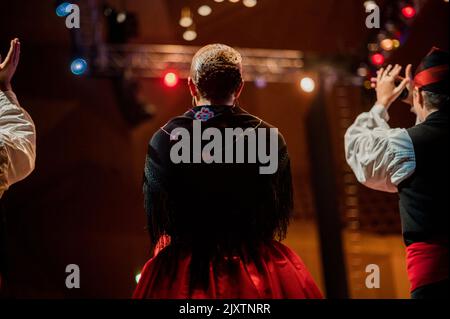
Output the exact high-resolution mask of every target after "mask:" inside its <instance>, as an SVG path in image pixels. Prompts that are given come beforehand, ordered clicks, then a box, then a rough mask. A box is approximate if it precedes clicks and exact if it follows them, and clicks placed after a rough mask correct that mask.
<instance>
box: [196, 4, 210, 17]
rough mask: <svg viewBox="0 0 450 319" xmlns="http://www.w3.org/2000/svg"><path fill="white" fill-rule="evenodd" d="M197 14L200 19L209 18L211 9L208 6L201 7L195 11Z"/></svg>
mask: <svg viewBox="0 0 450 319" xmlns="http://www.w3.org/2000/svg"><path fill="white" fill-rule="evenodd" d="M197 12H198V14H199V15H201V16H202V17H206V16H209V15H210V14H211V12H212V9H211V7H210V6H207V5H203V6H201V7H199V8H198V10H197Z"/></svg>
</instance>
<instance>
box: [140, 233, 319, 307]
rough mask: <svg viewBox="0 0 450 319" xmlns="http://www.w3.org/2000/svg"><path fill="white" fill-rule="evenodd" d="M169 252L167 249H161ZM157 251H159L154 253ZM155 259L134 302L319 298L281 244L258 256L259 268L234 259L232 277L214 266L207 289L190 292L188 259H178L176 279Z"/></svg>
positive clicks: (294, 257)
mask: <svg viewBox="0 0 450 319" xmlns="http://www.w3.org/2000/svg"><path fill="white" fill-rule="evenodd" d="M163 249H170V245H169V246H167V247H165V248H163ZM157 250H159V249H157ZM158 257H159V255H158V251H157V252H156V255H155V257H153V258H152V259H150V260H149V261H148V262H147V263H146V264H145V266H144V268H143V270H142V273H141V278H140V280H139V283H138V286H137V288H136V290H135V292H134V294H133V298H135V299H260V298H263V299H305V298H314V299H319V298H322V294H321V292H320V290H319V289H318V287H317V285H316V284H315V282H314V280H313V278H312V277H311V275H310V274H309V272H308V270H307V269H306V267H305V265H304V264H303V262H302V260H301V259H300V257H298V256H297V255H296V254H295V253H294V252H293V251H292V250H291V249H289V248H288V247H286V246H284V245H283V244H281V243H279V242H276V241H273V242H272V243H271V244H269V245H264V246H263V247H262V249H261V252H260V257H259V258H260V265H262V267H261V266H260V267H257V266H256V265H255V263H254V262H244V261H243V260H242V259H241V258H239V257H235V258H233V266H235V267H233V271H232V273H231V272H229V271H227V270H225V269H229V268H224V267H220V266H219V265H217V264H214V262H210V266H209V286H208V289H204V290H199V289H197V290H194V291H192V292H190V289H189V265H190V260H191V256H190V255H189V254H188V255H186V256H184V257H179V258H178V260H174V261H173V262H177V263H178V267H177V271H176V274H175V278H173V277H171V276H170V278H169V276H168V275H167V272H165V268H166V267H165V265H164V264H163V263H161V262H160V261H159V260H158Z"/></svg>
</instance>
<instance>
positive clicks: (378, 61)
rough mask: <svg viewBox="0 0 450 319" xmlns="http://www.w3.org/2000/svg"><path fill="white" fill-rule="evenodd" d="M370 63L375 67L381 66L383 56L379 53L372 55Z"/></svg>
mask: <svg viewBox="0 0 450 319" xmlns="http://www.w3.org/2000/svg"><path fill="white" fill-rule="evenodd" d="M370 61H371V62H372V63H373V64H374V65H376V66H380V65H383V64H384V55H382V54H381V53H375V54H372V56H371V57H370Z"/></svg>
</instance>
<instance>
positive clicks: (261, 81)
mask: <svg viewBox="0 0 450 319" xmlns="http://www.w3.org/2000/svg"><path fill="white" fill-rule="evenodd" d="M255 86H256V87H257V88H258V89H263V88H265V87H266V86H267V81H266V79H264V78H263V77H257V78H256V79H255Z"/></svg>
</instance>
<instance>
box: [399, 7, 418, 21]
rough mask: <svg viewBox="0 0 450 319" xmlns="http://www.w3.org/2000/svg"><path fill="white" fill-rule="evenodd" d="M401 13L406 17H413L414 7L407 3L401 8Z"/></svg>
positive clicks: (414, 13)
mask: <svg viewBox="0 0 450 319" xmlns="http://www.w3.org/2000/svg"><path fill="white" fill-rule="evenodd" d="M402 14H403V16H404V17H405V18H406V19H411V18H414V16H415V15H416V9H414V7H413V6H411V5H408V6H405V7H403V8H402Z"/></svg>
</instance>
